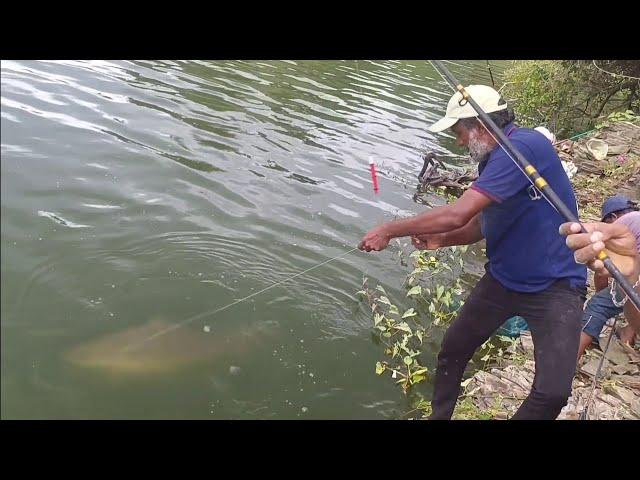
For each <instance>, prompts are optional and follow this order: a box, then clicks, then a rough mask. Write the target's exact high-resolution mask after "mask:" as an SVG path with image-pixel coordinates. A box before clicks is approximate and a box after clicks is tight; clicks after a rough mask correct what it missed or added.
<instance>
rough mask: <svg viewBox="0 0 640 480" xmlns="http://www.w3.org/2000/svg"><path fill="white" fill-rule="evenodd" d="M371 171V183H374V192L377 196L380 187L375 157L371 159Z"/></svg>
mask: <svg viewBox="0 0 640 480" xmlns="http://www.w3.org/2000/svg"><path fill="white" fill-rule="evenodd" d="M369 169H370V170H371V181H372V182H373V191H374V192H375V193H376V195H377V194H378V192H379V190H380V189H379V187H378V175H377V173H376V164H375V163H373V157H369Z"/></svg>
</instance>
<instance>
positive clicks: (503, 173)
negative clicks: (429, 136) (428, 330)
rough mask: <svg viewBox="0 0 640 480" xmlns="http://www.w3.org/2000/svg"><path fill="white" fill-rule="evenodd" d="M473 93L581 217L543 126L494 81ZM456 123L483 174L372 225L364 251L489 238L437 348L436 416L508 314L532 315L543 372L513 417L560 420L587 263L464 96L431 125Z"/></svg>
mask: <svg viewBox="0 0 640 480" xmlns="http://www.w3.org/2000/svg"><path fill="white" fill-rule="evenodd" d="M466 91H467V92H468V94H469V95H470V96H471V98H472V99H474V100H475V101H476V103H477V104H478V105H479V106H480V108H481V109H482V110H484V112H486V113H488V114H489V116H490V117H491V119H492V120H493V121H494V122H495V123H496V124H497V126H498V127H500V128H501V129H502V130H503V132H504V134H505V135H506V136H507V137H508V138H509V140H510V141H511V142H512V144H513V145H515V147H516V148H517V149H518V150H519V151H520V152H521V153H522V155H524V156H525V157H526V159H527V160H528V161H529V162H530V163H531V164H532V165H533V166H534V167H535V168H536V169H537V171H538V172H540V175H542V176H543V177H544V178H545V179H547V181H548V182H549V184H550V185H552V186H553V189H554V190H555V192H556V193H557V194H558V196H559V198H560V199H561V200H562V201H563V202H564V203H565V204H566V205H568V206H570V209H571V211H572V212H573V214H574V215H576V216H577V208H576V200H575V196H574V193H573V190H572V187H571V183H570V182H569V179H568V178H567V175H566V173H565V172H564V169H563V168H562V164H561V163H560V160H559V158H558V156H557V154H556V152H555V150H554V148H553V146H552V145H551V143H549V141H548V140H547V139H546V138H545V137H544V135H542V134H541V133H540V132H537V131H534V130H531V129H527V128H520V127H518V126H516V125H515V124H514V123H513V121H514V120H515V118H514V116H513V113H512V112H511V111H510V110H508V109H507V103H506V102H505V101H504V100H503V99H502V98H501V97H500V94H499V93H498V92H497V91H495V90H494V89H493V88H491V87H488V86H484V85H471V86H469V87H467V88H466ZM446 129H451V131H452V133H453V134H454V135H455V137H456V140H457V143H458V145H460V146H464V147H467V148H468V150H469V153H470V155H471V157H472V158H473V159H474V160H475V161H477V162H478V164H479V165H478V172H479V177H478V179H477V180H476V181H475V182H474V183H473V184H472V186H471V187H470V188H469V189H468V190H466V191H465V192H464V194H463V195H462V196H461V197H460V198H459V199H458V200H456V201H455V202H454V203H452V204H449V205H445V206H442V207H437V208H433V209H431V210H429V211H427V212H425V213H422V214H419V215H416V216H413V217H411V218H407V219H403V220H397V221H393V222H388V223H385V224H383V225H380V226H378V227H376V228H374V229H373V230H371V231H369V232H368V233H367V234H366V235H365V236H364V238H363V240H362V241H361V243H360V245H359V248H360V249H361V250H365V251H367V252H370V251H372V250H374V251H380V250H383V249H385V248H386V247H387V246H388V244H389V241H390V240H391V239H392V238H396V237H404V236H412V241H413V244H414V246H416V247H417V248H420V249H436V248H440V247H445V246H451V245H468V244H472V243H476V242H478V241H479V240H481V239H482V238H485V239H486V243H487V257H488V259H489V261H488V262H487V264H486V265H485V270H486V273H485V275H484V276H483V277H482V279H481V280H480V281H479V282H478V284H477V285H476V286H475V287H474V289H473V290H472V292H471V293H470V294H469V297H468V298H467V300H466V301H465V303H464V306H463V307H462V308H461V310H460V312H459V313H458V316H457V318H456V319H455V320H454V322H453V323H452V324H451V326H450V327H449V328H448V330H447V332H446V334H445V336H444V339H443V341H442V347H441V350H440V353H439V355H438V363H437V369H436V375H435V386H434V393H433V399H432V402H431V406H432V411H433V413H432V415H431V417H430V419H450V418H451V415H452V413H453V410H454V407H455V404H456V400H457V398H458V395H459V392H460V381H461V380H462V375H463V373H464V370H465V367H466V366H467V363H468V362H469V360H470V359H471V357H472V355H473V353H474V352H475V351H476V350H477V349H478V347H480V346H481V345H482V344H483V343H484V342H485V341H486V340H487V339H488V338H489V337H490V336H491V335H492V334H493V333H494V332H495V331H496V330H497V329H498V328H499V327H500V326H501V325H502V324H503V323H504V322H505V320H507V319H508V318H510V317H513V316H515V315H519V316H521V317H524V318H525V320H526V321H527V323H528V324H529V327H530V329H531V333H532V337H533V342H534V346H535V361H536V374H535V379H534V383H533V387H532V389H531V392H530V393H529V396H528V397H527V398H526V400H524V402H523V403H522V405H521V406H520V408H519V409H518V411H517V412H516V414H515V415H514V416H513V417H512V418H513V419H555V418H556V417H557V416H558V414H559V413H560V410H561V409H562V407H563V406H564V405H565V404H566V402H567V399H568V397H569V396H570V394H571V383H572V379H573V376H574V373H575V366H576V361H575V360H576V355H577V352H578V341H579V338H580V328H581V317H582V306H583V303H584V300H585V295H586V288H585V285H586V268H585V266H584V265H579V264H577V263H576V262H575V261H574V257H573V253H572V252H571V250H570V249H569V248H568V247H567V245H566V244H565V242H564V239H563V238H562V237H561V236H560V235H559V234H558V228H559V226H560V224H561V223H562V222H563V218H562V217H561V215H560V214H559V213H557V212H556V210H555V209H554V208H553V207H552V206H551V205H550V204H549V203H548V202H546V201H545V200H544V199H543V197H542V195H541V193H540V191H538V189H537V188H536V187H535V186H533V185H532V184H531V182H530V181H529V179H528V177H527V176H526V175H525V174H524V173H523V172H522V171H521V170H520V168H519V167H518V165H516V164H515V162H514V161H513V160H512V159H511V158H510V157H509V156H508V155H507V154H506V153H505V151H504V150H503V149H502V148H501V147H500V145H499V144H498V141H497V140H496V139H495V138H494V135H493V134H492V133H490V131H489V130H488V129H487V128H485V125H484V124H483V123H482V122H481V120H480V119H479V118H478V113H477V112H476V111H475V109H474V108H473V107H472V106H471V105H470V104H469V102H464V101H462V94H461V93H459V92H458V93H456V94H455V95H453V96H452V97H451V99H450V100H449V103H448V105H447V112H446V115H445V117H444V118H442V119H441V120H439V121H438V122H436V123H435V124H434V125H432V126H431V127H430V130H431V131H432V132H442V131H444V130H446Z"/></svg>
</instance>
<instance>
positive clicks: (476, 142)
mask: <svg viewBox="0 0 640 480" xmlns="http://www.w3.org/2000/svg"><path fill="white" fill-rule="evenodd" d="M468 148H469V155H471V158H472V159H473V160H475V161H476V162H480V161H482V160H483V159H484V158H485V157H486V156H487V155H489V154H490V153H491V151H492V150H493V148H494V145H493V144H491V143H487V142H486V141H485V140H482V139H481V138H480V134H479V132H478V131H477V130H473V131H471V132H470V133H469V146H468Z"/></svg>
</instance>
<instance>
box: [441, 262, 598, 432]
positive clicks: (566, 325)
mask: <svg viewBox="0 0 640 480" xmlns="http://www.w3.org/2000/svg"><path fill="white" fill-rule="evenodd" d="M585 295H586V289H585V288H576V287H572V286H570V285H569V283H568V281H565V280H559V281H557V282H555V283H554V284H552V285H551V286H550V287H549V288H547V289H546V290H543V291H541V292H537V293H519V292H515V291H513V290H508V289H506V288H505V287H503V286H502V284H500V283H499V282H498V281H497V280H496V279H495V278H494V277H493V276H492V275H491V274H490V273H489V272H487V273H486V274H485V275H484V277H482V279H481V280H480V282H478V284H477V285H476V286H475V288H474V289H473V290H472V292H471V294H470V295H469V297H468V298H467V300H466V302H465V304H464V305H463V307H462V309H461V310H460V314H459V315H458V317H457V318H456V319H455V320H454V321H453V323H452V324H451V326H450V327H449V328H448V330H447V332H446V334H445V336H444V339H443V341H442V348H441V350H440V353H439V354H438V366H437V370H436V378H435V389H434V393H433V399H432V402H431V407H432V412H433V413H432V415H431V416H430V417H429V418H430V419H431V420H449V419H450V418H451V415H452V414H453V410H454V407H455V405H456V400H457V399H458V396H459V395H460V381H461V380H462V375H463V373H464V370H465V368H466V366H467V363H469V360H470V359H471V357H472V355H473V354H474V352H475V351H476V350H477V349H478V348H479V347H480V346H481V345H482V344H483V343H484V342H485V341H486V340H487V339H488V338H489V337H491V335H492V334H493V333H494V332H495V331H496V330H497V329H498V328H499V327H500V326H501V325H502V324H503V323H504V322H505V321H506V320H507V319H509V318H510V317H512V316H514V315H520V316H521V317H523V318H524V319H525V320H526V321H527V323H528V324H529V328H530V329H531V336H532V338H533V344H534V356H535V363H536V374H535V378H534V381H533V387H532V389H531V392H529V396H528V397H527V398H526V400H524V402H523V403H522V405H521V406H520V408H519V409H518V411H517V412H516V414H515V415H514V416H513V417H512V419H513V420H529V419H530V420H534V419H536V420H553V419H555V418H556V417H557V416H558V414H559V413H560V410H562V408H563V407H564V406H565V405H566V403H567V399H568V398H569V396H570V395H571V384H572V381H573V376H574V374H575V369H576V357H577V354H578V345H579V341H580V330H581V318H582V307H583V304H584V301H585Z"/></svg>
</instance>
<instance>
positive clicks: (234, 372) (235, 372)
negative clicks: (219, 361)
mask: <svg viewBox="0 0 640 480" xmlns="http://www.w3.org/2000/svg"><path fill="white" fill-rule="evenodd" d="M229 374H230V375H240V367H236V366H235V365H231V366H230V367H229Z"/></svg>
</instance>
